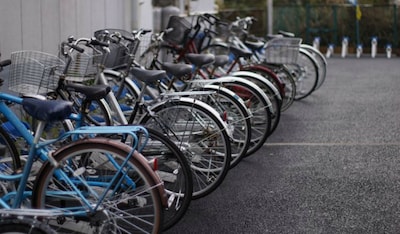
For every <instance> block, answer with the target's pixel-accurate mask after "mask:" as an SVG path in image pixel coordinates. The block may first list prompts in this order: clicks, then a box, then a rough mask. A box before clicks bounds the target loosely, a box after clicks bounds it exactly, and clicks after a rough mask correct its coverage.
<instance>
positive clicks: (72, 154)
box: [32, 138, 164, 233]
mask: <svg viewBox="0 0 400 234" xmlns="http://www.w3.org/2000/svg"><path fill="white" fill-rule="evenodd" d="M130 152H131V147H129V146H128V145H126V144H124V143H121V142H119V141H115V140H110V139H107V138H90V139H83V140H78V141H75V142H73V143H71V144H68V145H66V146H64V147H62V148H60V149H59V150H57V151H56V152H55V153H54V155H53V157H54V158H55V159H56V161H57V162H59V167H57V168H55V167H54V166H52V165H51V164H50V163H46V164H44V165H43V167H42V169H41V171H40V173H39V175H38V177H37V180H36V184H35V187H34V190H33V198H32V206H33V207H34V208H41V209H43V208H45V209H54V210H57V211H62V212H63V213H64V214H65V215H63V216H56V217H53V218H52V219H51V218H50V219H49V224H50V225H51V227H52V228H53V229H55V230H56V231H57V232H74V233H92V232H95V233H98V232H100V233H159V232H160V231H161V225H162V216H163V204H162V197H161V196H162V195H163V194H164V186H162V182H161V181H160V180H159V178H158V176H157V175H155V173H154V172H153V170H152V169H151V168H150V166H149V164H148V161H147V160H146V159H145V158H144V157H143V156H141V155H140V154H139V153H138V152H136V151H135V152H134V153H133V155H132V156H131V157H129V158H127V156H128V155H130ZM160 191H162V192H160Z"/></svg>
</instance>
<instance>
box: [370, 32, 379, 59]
mask: <svg viewBox="0 0 400 234" xmlns="http://www.w3.org/2000/svg"><path fill="white" fill-rule="evenodd" d="M377 48H378V38H377V37H372V39H371V57H372V58H375V56H376V50H377Z"/></svg>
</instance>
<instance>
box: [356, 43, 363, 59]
mask: <svg viewBox="0 0 400 234" xmlns="http://www.w3.org/2000/svg"><path fill="white" fill-rule="evenodd" d="M362 52H363V48H362V45H361V44H358V45H357V50H356V56H357V58H360V57H361V55H362Z"/></svg>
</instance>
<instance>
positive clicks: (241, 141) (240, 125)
mask: <svg viewBox="0 0 400 234" xmlns="http://www.w3.org/2000/svg"><path fill="white" fill-rule="evenodd" d="M194 91H211V92H213V93H211V94H208V95H197V96H196V98H198V99H199V100H202V101H204V102H205V103H207V104H209V105H210V106H211V107H213V108H214V109H215V110H216V111H217V112H218V113H219V114H220V115H221V116H223V118H224V119H223V120H224V121H225V122H226V123H227V125H228V127H229V128H230V129H232V136H231V155H232V157H231V165H230V168H233V167H235V166H237V165H238V164H239V162H240V161H241V160H242V158H243V157H245V155H246V154H247V151H248V149H249V147H250V144H251V113H250V111H249V110H248V108H247V107H246V106H245V103H244V101H243V100H242V99H241V98H240V97H239V96H238V95H237V94H235V93H234V92H232V91H231V90H229V89H226V88H224V87H220V86H217V85H206V86H204V87H200V88H194Z"/></svg>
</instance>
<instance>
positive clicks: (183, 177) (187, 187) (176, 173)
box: [139, 128, 193, 231]
mask: <svg viewBox="0 0 400 234" xmlns="http://www.w3.org/2000/svg"><path fill="white" fill-rule="evenodd" d="M146 129H147V131H148V133H149V136H148V137H149V138H148V141H147V144H146V146H145V147H144V149H143V151H142V152H141V153H142V155H143V156H144V157H146V158H147V159H148V160H155V159H156V160H157V161H156V165H157V166H156V167H157V168H156V173H157V174H158V175H159V176H160V178H161V180H162V181H163V182H164V188H165V190H166V191H167V196H168V197H167V198H168V203H169V204H168V208H166V209H165V210H164V217H163V231H165V230H168V229H169V228H171V227H172V226H174V225H175V224H176V223H178V222H179V220H180V219H181V218H182V217H183V216H184V214H185V213H186V211H187V209H188V208H189V205H190V202H191V200H192V193H193V178H192V173H191V169H190V166H189V163H188V161H187V159H186V157H185V155H184V154H183V153H182V151H180V150H179V148H178V147H177V145H176V144H175V143H174V142H172V141H171V140H170V139H168V138H167V137H166V136H165V135H164V134H162V133H161V132H159V131H156V130H154V129H152V128H146ZM142 139H144V138H141V137H140V135H139V143H140V144H141V143H142V142H141V140H142Z"/></svg>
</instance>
